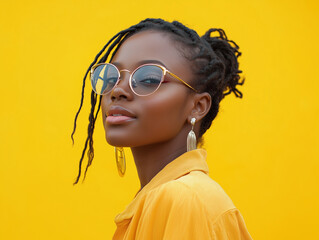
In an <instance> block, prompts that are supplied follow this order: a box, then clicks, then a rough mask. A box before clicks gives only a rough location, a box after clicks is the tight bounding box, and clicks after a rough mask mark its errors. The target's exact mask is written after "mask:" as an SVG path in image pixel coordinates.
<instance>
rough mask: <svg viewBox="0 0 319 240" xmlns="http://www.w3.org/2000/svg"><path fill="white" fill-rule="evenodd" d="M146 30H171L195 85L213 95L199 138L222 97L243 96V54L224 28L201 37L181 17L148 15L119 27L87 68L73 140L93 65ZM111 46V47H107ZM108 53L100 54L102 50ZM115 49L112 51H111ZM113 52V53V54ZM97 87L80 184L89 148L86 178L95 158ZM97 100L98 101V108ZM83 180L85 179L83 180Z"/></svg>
mask: <svg viewBox="0 0 319 240" xmlns="http://www.w3.org/2000/svg"><path fill="white" fill-rule="evenodd" d="M145 30H155V31H161V32H165V33H169V36H170V37H171V38H172V39H173V40H174V41H175V42H176V43H178V46H179V48H180V51H181V52H182V53H183V55H184V56H185V58H187V59H188V60H189V61H191V62H192V63H193V64H192V67H193V69H192V70H193V73H194V75H195V76H196V79H194V80H193V83H194V85H195V87H196V88H197V89H198V90H199V91H200V92H208V93H209V94H210V96H211V98H212V106H211V108H210V110H209V112H208V114H207V115H206V116H205V117H204V118H203V120H202V122H201V126H200V131H199V138H200V139H201V137H202V136H203V134H204V133H205V132H206V130H207V129H209V127H210V126H211V124H212V121H213V120H214V119H215V117H216V115H217V113H218V111H219V103H220V101H221V100H222V99H223V98H224V97H225V96H226V95H228V94H230V93H231V92H233V93H234V94H235V96H236V97H239V98H242V93H241V92H240V91H239V90H238V89H237V88H236V86H237V85H242V84H243V83H244V79H243V80H242V81H241V82H240V81H239V80H240V76H239V74H240V73H241V72H242V71H241V70H239V69H238V67H239V64H238V60H237V58H238V57H239V56H240V55H241V53H240V52H239V51H238V49H239V47H238V45H237V44H236V43H235V42H234V41H231V40H228V38H227V36H226V34H225V32H224V31H223V30H222V29H218V28H211V29H209V30H208V31H207V32H206V33H205V34H204V35H203V36H202V37H200V36H199V35H198V34H197V33H196V32H195V31H194V30H192V29H189V28H188V27H186V26H185V25H183V24H182V23H180V22H178V21H173V22H167V21H165V20H162V19H154V18H147V19H145V20H143V21H141V22H140V23H138V24H136V25H133V26H131V27H129V28H128V29H126V30H123V31H120V32H119V33H117V34H116V35H115V36H114V37H112V38H111V39H110V40H109V41H108V42H107V43H106V45H105V46H104V47H103V48H102V50H101V51H100V52H99V53H98V54H97V55H96V57H95V59H94V61H93V62H92V63H91V64H90V66H89V68H88V69H87V71H86V73H85V75H84V78H83V85H82V93H81V103H80V107H79V109H78V111H77V113H76V115H75V119H74V127H73V131H72V134H71V139H72V142H73V144H74V138H73V135H74V133H75V130H76V122H77V118H78V116H79V113H80V111H81V109H82V105H83V101H84V88H85V80H86V78H87V75H88V73H89V71H90V69H91V67H92V66H93V65H95V64H96V63H103V62H106V61H107V60H108V58H109V59H110V61H111V60H112V58H113V57H114V55H115V54H116V52H117V50H118V49H119V47H120V46H121V44H122V43H123V42H124V41H125V40H126V39H127V38H129V37H130V36H132V35H134V34H135V33H137V32H141V31H145ZM213 33H214V34H215V33H217V36H215V37H212V36H211V34H213ZM107 47H108V49H107ZM106 49H107V51H106V53H105V54H104V55H103V56H102V57H101V55H102V54H103V52H104V51H105V50H106ZM111 53H112V54H111ZM110 54H111V57H110ZM97 98H98V96H97V94H96V93H94V91H93V90H92V92H91V110H90V114H89V124H88V135H87V138H86V141H85V144H84V148H83V151H82V155H81V159H80V162H79V172H78V176H77V178H76V180H75V182H74V183H73V184H77V183H78V181H79V178H80V176H81V168H82V162H83V159H84V155H85V153H86V151H87V147H88V145H89V149H88V151H87V156H88V163H87V166H86V169H85V173H84V178H83V181H84V180H85V177H86V173H87V170H88V167H89V166H90V165H91V164H92V161H93V158H94V148H93V132H94V127H95V122H96V119H97V115H98V112H99V110H100V107H101V99H102V97H101V96H100V97H99V100H98V99H97ZM97 101H99V103H98V106H97V110H95V108H96V105H97ZM83 181H82V182H83Z"/></svg>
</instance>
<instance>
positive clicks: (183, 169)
mask: <svg viewBox="0 0 319 240" xmlns="http://www.w3.org/2000/svg"><path fill="white" fill-rule="evenodd" d="M206 155H207V153H206V151H205V150H204V149H195V150H192V151H189V152H186V153H184V154H182V155H181V156H179V157H178V158H176V159H174V160H173V161H172V162H170V163H169V164H167V165H166V166H165V167H164V168H163V169H162V170H161V171H160V172H158V173H157V174H156V175H155V176H154V177H153V178H152V180H151V181H150V182H149V183H148V184H146V185H145V186H144V187H143V188H142V190H141V191H140V192H139V193H138V194H137V195H136V196H135V198H134V199H133V201H132V202H131V203H130V204H129V205H128V206H127V207H126V209H125V210H124V211H123V212H122V213H120V214H118V215H117V216H116V217H115V223H120V222H122V221H123V220H125V219H129V218H131V217H132V216H133V215H134V213H135V211H136V208H137V207H138V206H139V202H140V199H142V197H143V196H144V195H145V194H146V193H148V192H149V191H150V190H152V189H154V188H156V187H157V186H159V185H161V184H163V183H166V182H169V181H171V180H175V179H177V178H179V177H181V176H183V175H185V174H188V173H189V172H191V171H202V172H204V173H206V174H208V165H207V163H206Z"/></svg>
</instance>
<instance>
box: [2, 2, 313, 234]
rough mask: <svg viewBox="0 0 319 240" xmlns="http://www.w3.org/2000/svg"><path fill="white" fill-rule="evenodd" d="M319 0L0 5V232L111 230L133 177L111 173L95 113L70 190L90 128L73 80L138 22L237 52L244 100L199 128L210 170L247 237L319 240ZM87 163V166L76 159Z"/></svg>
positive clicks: (226, 105)
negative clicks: (214, 31) (182, 28)
mask: <svg viewBox="0 0 319 240" xmlns="http://www.w3.org/2000/svg"><path fill="white" fill-rule="evenodd" d="M318 13H319V12H318V2H317V1H314V0H305V1H297V0H291V1H287V0H284V1H278V0H276V1H275V0H269V1H265V0H258V1H254V0H250V1H248V0H244V1H236V0H233V1H212V0H209V1H203V0H196V1H184V0H183V1H181V0H176V1H168V0H163V1H154V2H150V1H109V0H107V1H84V0H82V1H71V0H63V1H62V0H59V1H1V3H0V20H1V22H0V24H1V25H0V27H1V28H0V31H1V36H0V54H1V64H0V68H1V88H0V103H1V111H0V114H1V115H0V133H1V140H0V161H1V162H0V164H1V165H0V239H78V240H80V239H110V238H111V237H112V235H113V232H114V230H115V224H114V222H113V219H114V217H115V215H116V214H117V213H119V212H120V211H122V210H123V209H124V208H125V206H126V205H127V204H128V203H129V202H130V201H131V199H132V198H133V197H134V194H135V193H136V191H137V190H138V187H139V182H138V178H137V174H136V170H135V168H134V163H133V161H132V157H131V156H130V151H129V149H126V153H127V155H129V157H128V158H129V159H128V167H127V168H128V169H127V174H126V176H125V177H124V178H120V177H119V176H118V174H117V170H116V166H115V160H114V156H113V148H112V147H110V146H108V145H107V144H106V142H105V140H104V130H103V127H102V122H101V119H100V117H99V119H98V121H97V126H96V131H95V135H94V140H95V151H96V152H95V159H94V161H93V165H92V166H91V167H90V168H89V171H88V174H87V178H86V181H85V182H84V184H78V185H76V186H73V185H72V183H73V181H74V180H75V177H76V175H77V171H78V160H79V158H80V155H81V151H82V147H83V144H84V140H85V137H86V132H87V130H86V127H87V122H88V120H87V119H88V113H89V93H90V88H89V87H90V86H89V82H87V86H88V87H87V89H86V97H85V103H84V108H83V111H82V112H81V114H80V116H79V122H78V129H77V130H78V131H77V132H76V134H75V145H74V147H73V148H72V143H71V140H70V133H71V131H72V127H73V119H74V115H75V113H76V111H77V109H78V106H79V103H80V91H81V86H82V77H83V75H84V73H85V71H86V69H87V67H88V66H89V64H90V63H91V62H92V60H93V59H94V57H95V55H96V54H97V53H98V52H99V51H100V49H101V48H102V46H103V45H104V44H105V43H106V41H107V40H108V39H109V38H110V37H111V36H113V35H114V34H115V33H117V32H118V31H120V30H122V29H125V28H127V27H129V26H131V25H133V24H135V23H137V22H139V21H140V20H142V19H144V18H146V17H162V18H164V19H167V20H170V21H171V20H174V19H176V20H179V21H181V22H183V23H185V24H186V25H187V26H189V27H191V28H194V29H196V30H197V31H198V33H199V34H200V35H202V34H203V33H204V32H205V31H206V30H207V29H208V28H210V27H220V28H223V29H224V30H225V31H226V33H227V35H228V37H229V38H230V39H233V40H235V41H236V42H237V43H238V44H239V46H240V47H241V51H242V52H243V56H242V57H241V59H240V60H241V65H240V66H241V69H242V70H243V71H244V73H245V74H244V75H245V77H246V83H245V85H244V86H243V87H241V88H240V90H242V91H243V93H244V98H243V99H236V98H235V97H234V96H228V97H226V99H225V100H223V102H222V104H221V111H220V113H219V115H218V116H217V118H216V119H215V121H214V122H213V126H212V128H211V129H210V131H209V132H208V133H207V134H206V136H205V148H206V149H207V150H208V154H209V155H208V156H209V158H208V164H209V167H210V170H211V172H210V176H211V177H212V178H213V179H215V180H216V181H217V182H218V183H219V184H220V185H221V186H222V187H223V188H224V189H225V191H226V192H227V193H228V195H229V196H230V197H231V198H232V200H233V202H234V203H235V205H236V206H237V207H238V208H239V209H240V211H241V213H242V215H243V216H244V219H245V222H246V225H247V227H248V230H249V232H250V233H251V235H252V237H253V238H254V239H259V240H266V239H319V230H318V217H317V216H318V214H319V209H318V208H319V207H318V202H319V190H318V189H319V187H318V185H319V184H318V183H319V164H318V160H319V158H318V147H319V144H318V143H319V141H318V139H319V138H318V134H319V129H318V122H319V121H318V120H319V107H318V103H319V101H318V100H319V99H318V90H319V83H318V82H319V79H318V53H319V52H318V41H319V38H318ZM84 165H86V162H84Z"/></svg>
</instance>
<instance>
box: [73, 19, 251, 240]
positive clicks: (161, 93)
mask: <svg viewBox="0 0 319 240" xmlns="http://www.w3.org/2000/svg"><path fill="white" fill-rule="evenodd" d="M213 32H214V33H217V34H218V36H217V37H211V33H213ZM109 45H110V46H109ZM108 46H109V48H108V49H107V51H106V53H105V54H104V55H103V56H102V57H100V56H101V55H102V53H103V52H104V51H105V50H106V48H107V47H108ZM111 53H112V54H111ZM110 54H111V56H110ZM238 56H240V52H239V51H238V46H237V45H236V44H235V43H234V42H233V41H230V40H228V39H227V37H226V35H225V33H224V31H223V30H221V29H210V30H209V31H207V32H206V34H205V35H204V36H202V37H199V36H198V34H197V33H196V32H195V31H193V30H191V29H189V28H187V27H185V26H184V25H182V24H181V23H179V22H176V21H174V22H172V23H170V22H167V21H164V20H162V19H146V20H144V21H142V22H140V23H138V24H137V25H134V26H132V27H130V28H128V29H126V30H123V31H121V32H119V33H118V34H116V35H115V36H114V37H113V38H112V39H111V40H110V41H109V42H108V43H107V44H106V46H105V47H104V48H103V49H102V50H101V52H100V53H99V54H98V55H97V56H96V58H95V60H94V61H93V63H92V64H91V66H90V67H89V69H88V71H87V73H86V75H85V77H84V79H83V89H82V99H81V105H80V109H79V111H80V110H81V106H82V102H83V90H84V83H85V79H86V76H87V74H88V73H89V72H90V78H91V84H92V87H93V90H94V91H92V94H91V105H92V108H91V113H90V118H89V119H90V123H89V126H88V138H87V141H86V144H85V147H84V150H83V153H82V157H81V160H80V167H79V175H78V177H77V179H76V181H75V183H74V184H76V183H77V182H78V180H79V177H80V175H81V165H82V160H83V156H84V153H85V152H86V149H87V145H88V144H89V150H88V158H89V161H88V164H87V166H86V171H87V169H88V167H89V166H90V164H91V163H92V159H93V156H94V154H93V153H94V152H93V138H92V135H93V130H94V125H95V121H96V118H97V114H98V112H99V109H100V108H102V118H103V124H104V129H105V137H106V140H107V142H108V143H109V144H111V145H112V146H115V152H116V154H115V155H116V156H115V158H116V162H117V166H118V170H119V174H120V175H121V176H123V175H124V173H125V156H124V151H123V147H130V148H131V151H132V154H133V156H134V161H135V164H136V168H137V172H138V176H139V179H140V183H141V188H140V190H139V192H138V193H137V195H136V196H135V198H134V200H133V201H132V202H131V203H130V204H129V205H128V207H127V208H126V209H125V210H124V211H123V212H122V213H121V214H119V215H117V216H116V218H115V222H116V224H117V230H116V232H115V234H114V236H113V239H251V237H250V235H249V233H248V231H247V229H246V226H245V223H244V220H243V218H242V216H241V214H240V212H239V210H238V209H237V208H236V207H235V206H234V204H233V203H232V201H231V199H230V198H229V197H228V196H227V194H226V193H225V192H224V191H223V189H222V188H221V187H220V186H219V185H218V184H217V183H216V182H215V181H214V180H212V179H211V178H210V177H209V176H208V166H207V163H206V152H205V150H203V149H196V145H197V144H198V143H200V142H201V139H202V136H203V134H204V133H205V132H206V130H207V129H208V128H209V127H210V125H211V123H212V121H213V119H214V118H215V117H216V115H217V113H218V109H219V103H220V101H221V100H222V99H223V97H224V96H225V95H227V94H229V93H231V92H233V93H234V94H235V95H236V96H237V97H242V94H241V92H239V91H238V90H237V88H236V86H237V85H241V84H243V81H241V82H239V80H240V77H239V73H241V71H240V70H239V69H238V61H237V58H238ZM108 58H110V60H109V62H110V63H107V60H108ZM98 95H100V97H99V105H98V107H97V111H96V112H95V106H96V103H97V98H98ZM79 111H78V112H77V114H76V118H75V123H74V131H75V127H76V119H77V116H78V113H79ZM74 131H73V133H74ZM73 133H72V137H73ZM196 137H197V139H198V140H197V141H196ZM72 139H73V138H72ZM86 171H85V174H86ZM85 174H84V178H85Z"/></svg>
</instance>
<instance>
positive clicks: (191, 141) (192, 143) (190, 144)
mask: <svg viewBox="0 0 319 240" xmlns="http://www.w3.org/2000/svg"><path fill="white" fill-rule="evenodd" d="M195 122H196V118H192V119H191V124H192V129H191V130H190V131H189V133H188V136H187V152H188V151H192V150H194V149H196V148H197V146H196V135H195V132H194V131H193V130H194V125H195Z"/></svg>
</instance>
